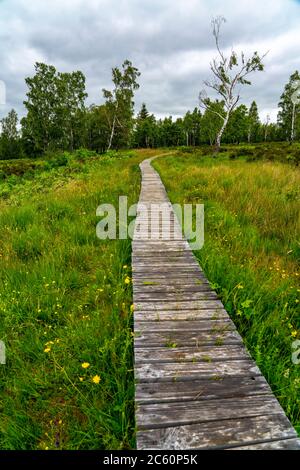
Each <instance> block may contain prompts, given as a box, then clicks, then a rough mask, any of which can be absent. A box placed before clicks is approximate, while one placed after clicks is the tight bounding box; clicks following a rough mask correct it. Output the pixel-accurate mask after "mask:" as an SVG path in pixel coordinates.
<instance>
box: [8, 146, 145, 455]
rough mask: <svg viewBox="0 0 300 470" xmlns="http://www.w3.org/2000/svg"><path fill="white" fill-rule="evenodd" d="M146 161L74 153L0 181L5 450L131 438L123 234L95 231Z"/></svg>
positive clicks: (131, 193)
mask: <svg viewBox="0 0 300 470" xmlns="http://www.w3.org/2000/svg"><path fill="white" fill-rule="evenodd" d="M146 153H147V152H146ZM142 157H143V156H142V155H141V156H136V155H135V154H132V153H130V154H128V153H123V154H121V155H120V158H118V157H117V156H115V155H114V156H113V157H109V156H108V157H99V156H94V157H93V158H91V159H85V160H82V161H79V160H78V158H77V157H76V156H75V157H73V156H70V155H69V156H68V163H67V164H65V165H64V166H63V167H59V168H51V167H50V168H49V167H48V168H45V167H43V169H42V171H41V172H40V173H36V174H35V175H34V176H33V177H32V175H23V176H22V177H21V176H16V180H15V181H14V183H13V184H11V185H10V187H8V185H7V180H6V181H4V182H3V184H4V185H6V186H5V191H6V193H5V194H6V196H5V200H4V201H3V200H2V204H1V210H0V236H1V247H0V283H1V289H0V339H1V340H3V341H5V343H6V351H7V363H6V365H2V366H0V406H1V420H0V448H1V449H14V450H16V449H121V448H122V449H124V448H131V447H133V446H134V445H135V439H134V405H133V397H134V379H133V361H132V356H133V350H132V308H131V305H132V296H131V283H130V282H129V283H128V280H130V278H131V275H130V255H131V247H130V241H129V240H124V241H122V240H120V241H118V240H109V241H102V240H99V239H98V238H97V237H96V231H95V229H96V224H97V222H98V220H99V219H98V218H97V217H96V208H97V206H98V205H99V204H101V203H104V202H109V203H112V204H114V205H115V206H117V204H118V197H119V196H120V195H128V197H129V204H131V203H133V202H136V201H137V199H138V195H139V186H140V174H139V170H138V162H139V160H140V159H141V158H142ZM21 164H22V163H21V162H20V165H21ZM2 189H3V187H2ZM0 190H1V188H0ZM125 279H126V282H125Z"/></svg>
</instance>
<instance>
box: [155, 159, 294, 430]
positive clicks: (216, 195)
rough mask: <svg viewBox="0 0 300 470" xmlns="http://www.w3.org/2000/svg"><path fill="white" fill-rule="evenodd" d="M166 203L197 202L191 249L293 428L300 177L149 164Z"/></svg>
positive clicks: (226, 164)
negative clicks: (197, 228)
mask: <svg viewBox="0 0 300 470" xmlns="http://www.w3.org/2000/svg"><path fill="white" fill-rule="evenodd" d="M154 166H155V167H156V168H157V169H158V170H159V172H160V174H161V176H162V179H163V181H164V183H165V185H166V188H167V190H168V192H169V195H170V198H171V200H172V202H176V203H191V202H193V203H204V207H205V243H204V247H203V248H202V249H201V250H199V251H197V252H196V256H197V257H198V259H199V262H200V263H201V265H202V267H203V269H204V271H205V273H206V275H207V277H208V279H209V280H210V282H211V284H212V286H213V288H214V289H216V290H217V292H218V293H219V295H220V297H221V299H222V300H223V302H224V304H225V307H226V309H227V311H228V312H229V313H230V315H231V316H232V318H233V320H234V322H235V323H236V325H237V327H238V329H239V331H240V332H241V334H242V336H243V338H244V341H245V343H246V345H247V347H248V348H249V350H250V352H251V354H252V356H253V357H254V359H255V360H256V362H257V364H258V365H259V367H260V368H261V370H262V372H263V374H264V375H265V377H266V378H267V380H268V382H269V383H270V385H271V386H272V388H273V390H274V392H275V394H276V396H277V398H278V399H279V401H280V402H281V404H282V406H283V408H284V409H285V411H286V413H287V415H288V416H289V418H290V419H291V421H292V422H293V424H294V425H295V426H296V428H297V429H298V431H300V365H299V364H298V365H297V364H294V363H293V362H292V343H293V341H295V340H296V339H299V338H300V312H299V291H300V289H299V270H298V269H299V265H298V263H299V258H300V256H299V255H300V245H299V233H300V220H299V199H300V190H299V188H300V175H299V169H298V168H297V167H295V166H289V165H287V164H283V163H279V162H267V161H252V162H251V163H250V162H247V161H246V160H245V159H244V158H240V159H234V160H231V159H229V158H228V157H223V156H220V157H218V158H216V159H212V158H209V157H204V156H202V155H201V152H200V151H199V152H197V153H193V154H180V153H179V154H178V155H177V156H175V157H166V158H164V159H158V160H156V161H155V163H154Z"/></svg>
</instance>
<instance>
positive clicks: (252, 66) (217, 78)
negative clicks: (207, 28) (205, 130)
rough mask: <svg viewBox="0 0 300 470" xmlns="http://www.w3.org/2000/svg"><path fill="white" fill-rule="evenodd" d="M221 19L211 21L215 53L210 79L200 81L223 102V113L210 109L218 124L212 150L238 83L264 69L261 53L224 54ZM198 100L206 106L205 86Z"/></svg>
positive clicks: (236, 94) (218, 141) (246, 81)
mask: <svg viewBox="0 0 300 470" xmlns="http://www.w3.org/2000/svg"><path fill="white" fill-rule="evenodd" d="M225 22H226V20H225V18H224V17H222V16H218V17H216V18H214V19H213V20H212V33H213V36H214V39H215V44H216V48H217V53H218V55H217V57H216V58H214V59H213V61H212V62H211V63H210V69H211V72H212V75H213V78H212V79H211V80H205V81H204V85H205V86H206V88H209V89H212V90H214V92H216V93H217V94H218V95H219V97H221V100H222V101H223V103H224V109H225V113H224V114H218V112H217V111H216V110H213V109H211V111H212V112H214V113H216V114H218V116H219V118H220V119H221V123H222V124H221V127H220V129H219V131H218V133H217V136H216V152H218V151H219V149H220V145H221V140H222V135H223V133H224V131H225V129H226V126H227V124H228V120H229V118H230V115H231V113H232V111H233V110H234V109H235V107H236V106H237V104H238V102H239V99H240V92H239V89H238V87H239V85H251V82H250V81H249V79H248V76H249V75H250V74H251V73H253V72H255V71H262V70H263V69H264V65H263V63H262V60H263V58H264V57H265V55H263V56H262V57H260V56H259V55H258V53H257V52H254V53H253V54H252V56H251V57H249V58H246V56H245V54H244V52H241V53H240V54H239V55H238V54H237V52H235V51H234V50H231V53H230V54H229V55H228V56H227V55H225V53H224V52H223V51H222V49H221V46H220V29H221V25H222V23H225ZM199 101H200V106H201V107H202V108H204V109H209V107H210V103H211V100H210V99H209V97H208V96H207V92H206V90H205V89H204V90H203V91H201V92H200V94H199Z"/></svg>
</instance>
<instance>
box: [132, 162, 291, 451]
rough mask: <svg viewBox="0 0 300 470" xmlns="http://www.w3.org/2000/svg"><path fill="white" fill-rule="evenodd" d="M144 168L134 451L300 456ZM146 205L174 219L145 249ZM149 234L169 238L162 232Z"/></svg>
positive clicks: (156, 182) (137, 239) (136, 270)
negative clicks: (170, 232)
mask: <svg viewBox="0 0 300 470" xmlns="http://www.w3.org/2000/svg"><path fill="white" fill-rule="evenodd" d="M150 162H151V159H148V160H145V161H144V162H142V163H141V165H140V168H141V172H142V188H141V194H140V200H139V210H140V211H139V212H138V216H137V219H136V229H135V234H134V240H133V254H132V258H133V259H132V266H133V295H134V306H135V311H134V315H135V320H134V329H135V379H136V395H135V400H136V424H137V448H138V449H177V450H180V449H300V440H299V439H298V438H297V434H296V432H295V430H294V429H293V427H292V425H291V423H290V422H289V420H288V419H287V417H286V416H285V413H284V411H283V410H282V408H281V406H280V405H279V403H278V401H277V400H276V398H275V397H274V395H273V394H272V392H271V389H270V387H269V385H268V383H267V382H266V380H265V379H264V377H263V376H262V374H261V372H260V371H259V369H258V367H257V366H256V365H255V363H254V361H253V360H252V359H251V357H250V356H249V353H248V352H247V351H246V349H245V347H244V345H243V342H242V339H241V337H240V336H239V334H238V333H237V331H236V329H235V326H234V324H233V322H232V321H231V320H230V318H229V316H228V314H227V312H226V311H225V310H224V307H223V305H222V303H221V302H220V300H218V297H217V295H216V293H215V292H214V291H213V290H212V289H211V288H210V286H209V283H208V281H207V279H206V278H205V276H204V274H203V272H202V270H201V268H200V267H199V264H198V262H197V260H196V259H195V258H194V255H193V253H192V251H191V249H190V247H189V244H188V242H187V241H186V240H184V239H183V238H182V236H181V229H180V226H179V223H178V221H177V219H176V217H175V216H174V213H173V212H172V208H171V205H170V202H169V199H168V196H167V194H166V191H165V188H164V186H163V184H162V182H161V179H160V177H159V175H158V174H157V172H156V171H155V170H154V169H153V168H152V166H151V163H150ZM151 203H165V205H166V207H168V208H169V210H170V211H171V217H172V224H173V227H174V236H173V238H172V239H170V240H169V239H156V240H154V239H152V240H151V239H149V229H148V228H147V227H146V225H145V222H146V220H147V213H146V212H147V211H146V210H145V209H147V208H149V207H150V205H151ZM153 220H158V218H156V219H155V217H153ZM154 234H155V235H157V236H158V235H160V237H161V238H162V237H163V236H164V235H165V233H164V229H163V227H162V225H160V226H159V225H158V228H156V229H155V230H154ZM157 238H158V237H157Z"/></svg>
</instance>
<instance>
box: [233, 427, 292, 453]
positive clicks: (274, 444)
mask: <svg viewBox="0 0 300 470" xmlns="http://www.w3.org/2000/svg"><path fill="white" fill-rule="evenodd" d="M290 426H291V424H290ZM295 437H296V436H295ZM229 450H300V439H299V438H294V439H283V440H275V441H269V442H259V443H256V444H252V445H251V444H249V445H246V446H236V447H232V448H231V449H229Z"/></svg>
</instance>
